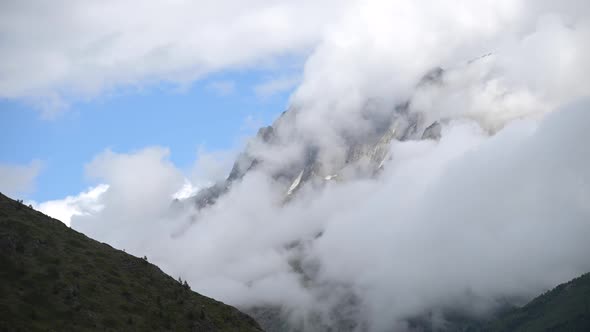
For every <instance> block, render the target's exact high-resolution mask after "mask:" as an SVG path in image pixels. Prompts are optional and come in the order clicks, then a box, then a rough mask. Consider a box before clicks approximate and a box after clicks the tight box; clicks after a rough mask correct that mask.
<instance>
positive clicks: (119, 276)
mask: <svg viewBox="0 0 590 332" xmlns="http://www.w3.org/2000/svg"><path fill="white" fill-rule="evenodd" d="M0 266H1V267H2V268H1V269H0V331H48V330H57V331H96V330H101V331H149V330H156V331H260V330H261V329H260V327H259V326H258V324H257V323H256V322H255V321H254V320H253V319H252V318H250V317H249V316H247V315H246V314H243V313H241V312H240V311H238V310H237V309H235V308H233V307H230V306H227V305H225V304H223V303H221V302H218V301H215V300H213V299H210V298H207V297H205V296H202V295H199V294H196V293H194V292H192V291H191V290H190V288H189V286H188V285H187V284H185V285H182V284H181V283H180V282H178V281H176V280H174V279H173V278H171V277H170V276H168V275H166V274H164V273H163V272H162V271H161V270H160V269H159V268H158V267H156V266H155V265H153V264H150V263H149V262H148V261H147V259H140V258H137V257H134V256H131V255H129V254H126V253H124V252H123V251H119V250H116V249H113V248H112V247H110V246H108V245H106V244H104V243H99V242H97V241H94V240H92V239H90V238H88V237H86V236H85V235H83V234H81V233H78V232H76V231H74V230H72V229H69V228H68V227H66V226H65V225H64V224H63V223H61V222H60V221H58V220H55V219H52V218H49V217H47V216H45V215H44V214H42V213H40V212H37V211H35V210H33V209H31V208H29V207H27V206H25V205H23V204H22V203H19V202H17V201H14V200H12V199H10V198H8V197H6V196H4V195H2V194H0Z"/></svg>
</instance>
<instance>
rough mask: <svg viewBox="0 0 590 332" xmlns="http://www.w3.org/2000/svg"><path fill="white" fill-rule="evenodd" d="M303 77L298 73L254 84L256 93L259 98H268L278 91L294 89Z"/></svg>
mask: <svg viewBox="0 0 590 332" xmlns="http://www.w3.org/2000/svg"><path fill="white" fill-rule="evenodd" d="M300 81H301V78H300V77H299V76H298V75H291V76H280V77H277V78H273V79H270V80H268V81H265V82H262V83H260V84H258V85H256V86H254V93H256V95H257V96H258V97H259V98H262V99H266V98H269V97H271V96H273V95H275V94H277V93H281V92H285V91H289V90H291V89H294V88H295V87H296V86H297V85H298V84H299V82H300Z"/></svg>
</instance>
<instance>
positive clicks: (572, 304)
mask: <svg viewBox="0 0 590 332" xmlns="http://www.w3.org/2000/svg"><path fill="white" fill-rule="evenodd" d="M486 331H515V332H516V331H518V332H533V331H590V273H587V274H584V275H582V276H580V277H578V278H576V279H574V280H572V281H570V282H567V283H564V284H561V285H559V286H557V287H555V288H554V289H553V290H551V291H549V292H547V293H545V294H543V295H541V296H539V297H537V298H535V299H534V300H532V301H531V302H529V303H528V304H527V305H525V306H524V307H522V308H518V309H514V310H512V311H510V312H508V313H506V314H504V315H502V316H501V317H499V318H498V319H497V320H495V321H493V322H492V323H491V324H490V325H489V326H488V329H486Z"/></svg>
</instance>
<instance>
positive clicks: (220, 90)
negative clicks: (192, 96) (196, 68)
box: [207, 81, 236, 96]
mask: <svg viewBox="0 0 590 332" xmlns="http://www.w3.org/2000/svg"><path fill="white" fill-rule="evenodd" d="M207 90H209V91H212V92H214V93H215V94H216V95H218V96H228V95H231V94H232V93H234V91H235V90H236V83H235V82H234V81H214V82H211V83H209V84H208V85H207Z"/></svg>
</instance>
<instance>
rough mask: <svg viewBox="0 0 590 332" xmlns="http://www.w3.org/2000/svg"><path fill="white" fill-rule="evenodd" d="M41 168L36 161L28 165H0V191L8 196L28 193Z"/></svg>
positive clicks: (31, 189) (33, 185)
mask: <svg viewBox="0 0 590 332" xmlns="http://www.w3.org/2000/svg"><path fill="white" fill-rule="evenodd" d="M41 168H42V164H41V162H40V161H38V160H33V161H32V162H31V163H30V164H29V165H15V164H0V191H2V192H4V193H5V194H7V195H10V196H13V195H22V194H27V193H30V192H31V191H33V190H34V187H35V179H36V178H37V176H38V175H39V172H40V171H41Z"/></svg>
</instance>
